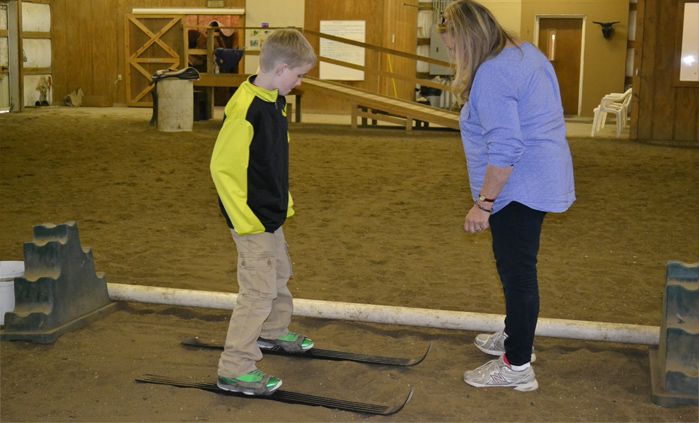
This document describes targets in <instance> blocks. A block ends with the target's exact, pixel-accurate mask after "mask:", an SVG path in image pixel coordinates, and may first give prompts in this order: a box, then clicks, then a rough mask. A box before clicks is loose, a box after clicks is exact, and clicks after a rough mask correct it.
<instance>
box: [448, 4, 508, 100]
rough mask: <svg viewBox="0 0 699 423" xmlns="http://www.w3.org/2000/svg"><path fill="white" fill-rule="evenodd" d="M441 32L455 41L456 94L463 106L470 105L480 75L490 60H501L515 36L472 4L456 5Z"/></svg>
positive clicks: (484, 9) (449, 12) (451, 9)
mask: <svg viewBox="0 0 699 423" xmlns="http://www.w3.org/2000/svg"><path fill="white" fill-rule="evenodd" d="M437 32H438V33H440V34H444V33H446V34H448V35H449V36H451V37H452V38H453V40H454V52H453V55H454V58H453V59H454V62H455V63H454V67H455V70H456V73H455V75H454V82H453V83H452V92H453V93H454V95H456V96H457V98H458V99H460V100H461V102H466V101H468V98H469V95H470V94H471V86H472V85H473V78H474V77H475V76H476V71H477V70H478V68H479V67H480V66H481V64H483V62H485V61H486V60H488V59H490V58H492V57H495V56H497V55H498V54H500V52H501V51H502V50H503V49H504V48H505V44H506V43H507V41H508V40H510V41H512V40H513V36H512V35H510V34H508V33H507V32H506V31H505V30H504V29H503V28H502V27H501V26H500V24H499V23H498V21H497V19H495V16H493V14H492V13H491V12H490V10H488V9H486V8H485V7H483V6H482V5H480V4H478V3H476V2H475V1H471V0H459V1H455V2H453V3H451V4H449V6H447V8H446V10H445V11H444V12H443V13H442V21H441V22H440V23H439V24H438V25H437Z"/></svg>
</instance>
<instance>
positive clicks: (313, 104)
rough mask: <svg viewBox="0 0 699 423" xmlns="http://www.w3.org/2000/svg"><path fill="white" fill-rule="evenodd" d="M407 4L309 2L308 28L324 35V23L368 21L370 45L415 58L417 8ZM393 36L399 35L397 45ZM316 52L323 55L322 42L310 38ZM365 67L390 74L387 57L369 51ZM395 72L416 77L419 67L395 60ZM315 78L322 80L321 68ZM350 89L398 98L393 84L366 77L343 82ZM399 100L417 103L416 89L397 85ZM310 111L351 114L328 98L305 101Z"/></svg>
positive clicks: (388, 0) (396, 0) (400, 0)
mask: <svg viewBox="0 0 699 423" xmlns="http://www.w3.org/2000/svg"><path fill="white" fill-rule="evenodd" d="M404 3H406V2H405V1H404V0H352V1H327V0H306V16H305V27H306V28H307V29H310V30H312V31H320V21H325V20H363V21H366V42H367V43H368V44H374V45H378V46H383V47H386V48H390V49H393V50H400V51H405V52H408V53H413V54H415V51H416V50H417V8H415V7H410V6H405V5H404ZM415 3H417V2H415ZM393 34H395V42H393V41H394V37H393ZM308 40H309V41H310V42H311V44H312V45H313V47H314V48H315V49H316V51H319V47H320V41H319V40H318V39H317V37H309V38H308ZM365 66H367V67H373V68H377V69H382V70H385V71H388V70H389V64H388V59H387V56H386V54H381V55H379V54H378V53H376V52H373V51H367V54H366V61H365ZM391 66H392V67H393V71H394V72H397V73H400V74H402V75H407V76H411V77H413V78H414V77H415V72H416V63H415V61H413V60H407V59H396V58H393V57H392V58H391ZM310 74H311V76H316V77H317V76H318V66H316V67H315V69H313V70H312V71H311V73H310ZM343 83H345V84H347V85H350V86H353V87H357V88H361V89H365V90H370V91H374V92H380V93H382V94H386V95H390V96H394V91H393V84H392V81H390V80H388V79H386V78H379V77H376V76H372V75H371V74H369V73H365V80H364V81H355V82H343ZM396 88H397V90H398V96H399V97H400V98H404V99H413V98H414V96H415V93H414V88H415V87H414V86H413V85H410V84H405V83H401V82H400V81H396ZM304 107H305V108H306V110H316V111H319V112H323V111H325V112H331V113H341V112H349V107H350V106H349V104H343V103H342V102H341V101H339V100H335V99H328V98H314V97H312V96H310V95H309V96H308V97H307V98H304Z"/></svg>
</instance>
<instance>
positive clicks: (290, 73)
mask: <svg viewBox="0 0 699 423" xmlns="http://www.w3.org/2000/svg"><path fill="white" fill-rule="evenodd" d="M312 68H313V64H311V63H309V64H307V65H302V66H298V67H295V68H290V67H289V65H287V64H283V65H281V66H279V67H278V68H277V84H276V85H277V87H276V88H277V89H278V90H279V95H284V96H285V95H287V94H289V93H290V92H291V90H293V89H294V88H296V87H298V86H299V85H301V79H302V78H303V77H304V76H306V74H307V73H308V72H309V71H310V70H311V69H312Z"/></svg>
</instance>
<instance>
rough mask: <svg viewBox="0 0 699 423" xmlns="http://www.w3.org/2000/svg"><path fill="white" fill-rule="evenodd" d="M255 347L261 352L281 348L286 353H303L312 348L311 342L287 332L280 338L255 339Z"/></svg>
mask: <svg viewBox="0 0 699 423" xmlns="http://www.w3.org/2000/svg"><path fill="white" fill-rule="evenodd" d="M257 346H258V347H260V349H262V350H272V349H275V348H281V349H283V350H284V351H286V352H288V353H294V354H296V353H303V352H306V351H308V350H310V349H311V348H313V341H311V340H310V339H309V338H307V337H305V336H303V335H299V334H298V333H295V332H289V333H287V334H286V335H284V336H282V337H281V338H277V339H264V338H257Z"/></svg>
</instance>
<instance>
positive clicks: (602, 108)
mask: <svg viewBox="0 0 699 423" xmlns="http://www.w3.org/2000/svg"><path fill="white" fill-rule="evenodd" d="M630 103H631V88H629V89H628V90H626V92H624V93H612V94H607V95H605V96H604V98H602V101H601V102H600V104H599V106H597V107H595V116H594V118H593V120H592V132H591V134H590V136H592V137H594V136H595V132H598V131H600V130H601V129H602V128H604V124H605V122H606V120H607V113H613V114H614V115H615V116H616V137H617V138H619V137H620V136H621V130H622V129H624V128H626V126H627V125H626V119H627V115H628V110H629V104H630Z"/></svg>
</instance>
